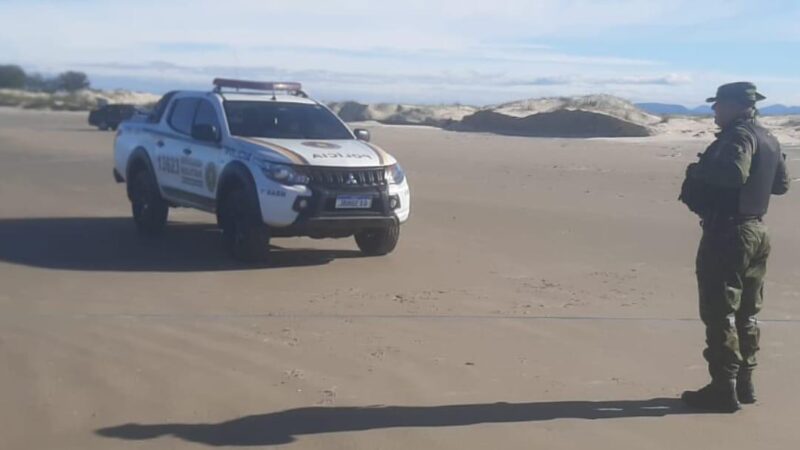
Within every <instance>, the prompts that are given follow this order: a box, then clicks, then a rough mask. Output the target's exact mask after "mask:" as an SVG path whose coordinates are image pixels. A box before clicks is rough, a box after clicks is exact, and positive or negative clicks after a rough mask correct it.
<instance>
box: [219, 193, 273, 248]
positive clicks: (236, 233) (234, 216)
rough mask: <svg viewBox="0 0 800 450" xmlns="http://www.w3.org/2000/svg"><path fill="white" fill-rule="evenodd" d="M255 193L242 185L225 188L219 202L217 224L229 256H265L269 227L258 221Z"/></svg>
mask: <svg viewBox="0 0 800 450" xmlns="http://www.w3.org/2000/svg"><path fill="white" fill-rule="evenodd" d="M254 197H255V193H250V192H248V191H247V190H246V189H244V188H242V187H235V188H233V189H231V190H229V191H228V192H227V193H226V194H225V196H224V197H223V199H222V202H221V204H220V207H221V211H220V214H219V224H220V226H221V228H222V234H223V236H224V238H225V242H226V244H227V246H228V249H229V250H230V252H231V256H233V258H234V259H237V260H239V261H242V262H247V263H254V262H266V261H267V260H268V259H269V250H270V248H269V240H270V235H269V228H268V227H267V225H266V224H264V222H263V221H262V220H261V213H260V210H259V207H258V202H257V200H256V199H255V198H254Z"/></svg>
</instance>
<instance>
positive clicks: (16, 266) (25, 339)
mask: <svg viewBox="0 0 800 450" xmlns="http://www.w3.org/2000/svg"><path fill="white" fill-rule="evenodd" d="M370 128H371V132H372V136H373V139H374V142H375V143H377V144H378V145H380V146H382V147H383V148H385V149H386V150H387V151H389V152H391V153H392V154H393V155H395V156H397V158H398V159H399V160H400V161H401V162H402V163H403V165H404V167H405V169H406V171H407V174H408V177H409V179H410V180H411V183H412V189H413V196H414V204H413V211H412V218H411V220H410V222H409V223H408V224H407V225H406V226H405V227H404V228H403V229H402V236H401V240H400V243H399V245H398V249H397V251H396V252H395V253H394V254H392V255H390V256H388V257H383V258H364V257H361V256H360V254H359V253H358V252H357V248H356V246H355V243H354V242H353V241H352V240H351V239H345V240H325V241H314V240H310V239H276V240H275V241H274V242H273V244H274V245H276V246H277V247H278V248H277V249H276V252H275V258H274V261H273V263H272V264H271V265H270V266H269V267H248V266H244V265H241V264H237V263H234V262H232V261H231V260H230V259H229V258H228V256H227V255H226V253H225V251H224V248H223V245H222V242H221V239H220V236H219V233H218V232H217V231H216V230H215V229H214V222H213V217H212V216H210V215H206V214H204V213H199V212H192V211H188V210H173V211H171V213H170V214H171V215H170V220H171V223H170V225H169V228H168V231H167V233H166V234H165V235H164V236H163V237H161V238H159V239H157V240H147V239H143V238H140V237H138V236H137V235H136V233H135V230H134V226H133V223H132V220H131V219H130V208H129V203H128V201H127V198H126V196H125V189H124V185H119V184H115V183H114V180H113V178H112V173H111V170H112V141H113V136H114V135H113V133H104V132H99V131H96V130H94V129H93V128H90V127H89V126H88V125H87V124H86V114H85V113H56V112H40V111H23V110H18V109H10V108H0V286H2V288H0V399H2V401H0V424H2V427H0V449H9V450H12V449H59V450H61V449H81V450H94V449H111V448H113V449H127V448H136V449H156V448H159V449H160V448H174V449H184V448H186V449H189V448H203V447H205V446H229V447H259V446H273V445H274V446H278V447H282V448H298V449H326V450H328V449H409V448H418V449H433V448H452V449H473V448H474V449H481V448H502V449H507V448H508V449H510V448H542V449H578V448H593V449H598V450H603V449H676V448H680V449H696V448H708V449H717V448H719V449H722V448H725V449H727V450H733V449H754V448H758V449H788V448H793V447H795V446H796V445H797V442H798V439H800V430H798V428H797V425H796V420H797V419H796V417H797V412H796V407H797V405H798V404H800V390H798V389H797V381H796V380H797V378H796V374H797V372H798V370H800V350H798V348H797V347H793V345H795V344H796V343H797V342H798V340H799V339H800V264H799V263H800V261H798V257H799V256H798V255H800V234H798V232H797V223H798V221H800V196H798V195H797V192H795V191H791V192H790V193H789V194H788V195H787V196H784V197H782V198H773V203H772V206H771V210H770V213H769V215H768V217H767V220H766V221H767V224H768V226H769V227H770V230H771V233H772V240H773V255H772V258H771V260H770V267H769V274H768V277H767V278H768V283H767V288H766V289H767V294H766V295H767V297H766V304H765V310H764V313H763V314H762V316H761V318H762V320H763V323H764V331H763V340H762V352H761V364H762V365H761V367H760V368H759V371H758V373H757V383H758V388H759V394H760V402H759V404H757V405H754V406H750V407H746V408H745V409H744V410H743V411H742V412H740V413H738V414H735V415H722V414H701V413H698V412H696V411H692V410H688V409H686V408H684V407H683V406H682V405H681V403H680V401H679V400H678V396H679V395H680V393H681V392H682V391H683V390H685V389H688V388H696V387H699V386H701V385H703V384H705V382H706V381H707V374H706V369H705V363H704V361H703V359H702V356H701V350H702V348H703V344H704V343H703V339H704V334H703V327H702V324H701V323H700V322H699V320H697V300H696V292H695V290H696V287H695V282H694V254H695V251H696V247H697V242H698V240H699V238H700V228H699V226H698V220H697V218H696V217H693V216H692V215H691V214H690V213H689V211H688V210H687V209H686V208H685V207H684V206H683V205H682V204H680V203H679V202H678V201H677V200H676V198H677V195H678V190H679V186H680V182H681V179H682V175H683V170H684V168H685V166H686V165H687V164H688V163H689V162H691V161H693V160H694V159H695V155H696V154H697V153H698V152H699V151H702V150H703V148H704V147H705V145H707V144H708V143H709V142H710V139H712V137H713V134H709V135H706V136H693V138H692V139H684V138H681V137H680V136H679V135H677V134H676V135H675V137H674V139H673V138H669V136H673V135H671V134H669V133H666V134H665V135H660V136H656V137H653V138H635V139H589V140H581V139H544V138H524V137H510V136H496V135H490V134H481V133H467V132H452V131H443V130H440V129H435V128H425V127H398V126H380V125H373V126H371V127H370ZM679 134H680V133H679ZM795 135H796V133H795ZM795 135H792V136H795ZM665 136H666V137H665ZM787 136H788V135H787ZM798 143H800V140H796V139H795V140H791V141H790V142H789V144H791V145H786V146H785V151H786V152H787V154H788V156H789V160H790V162H789V163H790V169H791V171H792V173H793V175H794V176H795V177H798V176H800V175H799V174H800V147H797V146H796V145H798ZM797 188H798V187H797V186H795V189H797Z"/></svg>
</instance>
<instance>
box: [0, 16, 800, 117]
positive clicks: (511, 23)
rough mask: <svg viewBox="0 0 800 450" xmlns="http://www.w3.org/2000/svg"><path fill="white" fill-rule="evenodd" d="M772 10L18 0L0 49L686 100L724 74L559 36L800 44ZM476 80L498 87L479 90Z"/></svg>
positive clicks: (106, 70) (43, 66) (361, 79)
mask: <svg viewBox="0 0 800 450" xmlns="http://www.w3.org/2000/svg"><path fill="white" fill-rule="evenodd" d="M770 5H777V6H780V5H783V6H785V5H786V2H782V1H780V0H765V1H763V2H761V3H759V4H755V3H753V2H750V1H745V0H706V1H703V2H697V1H689V0H671V1H669V0H662V1H655V0H538V1H530V0H504V1H503V0H496V1H493V2H485V1H467V0H439V1H435V0H404V1H403V2H377V1H374V0H371V1H367V0H341V1H336V2H332V1H329V0H324V1H323V0H316V1H304V0H296V1H294V2H285V1H266V0H226V1H225V2H219V1H218V0H191V1H190V0H174V1H162V0H137V2H136V5H135V7H132V6H131V3H130V2H128V1H124V2H123V1H100V0H89V1H84V2H77V1H56V0H48V1H41V0H25V1H22V0H12V1H5V2H4V4H3V16H4V18H5V19H6V20H4V26H3V27H2V29H0V54H2V55H4V57H5V58H9V59H11V60H12V61H9V62H18V63H22V64H24V65H26V66H27V67H31V68H34V69H38V70H42V71H58V70H63V69H65V68H71V67H85V68H86V70H87V71H88V72H89V73H90V75H92V76H93V77H96V78H98V79H112V78H113V79H115V80H122V79H123V78H125V79H131V78H132V77H137V76H138V77H141V78H147V79H149V80H151V81H152V80H163V82H164V85H165V86H166V85H167V84H168V83H172V82H175V83H177V82H182V83H192V84H200V83H203V84H205V83H207V81H208V80H209V79H210V78H211V77H212V76H213V75H236V74H237V73H238V74H242V75H243V74H249V75H252V76H254V77H256V76H284V77H301V78H303V79H304V80H308V82H313V83H315V84H317V85H318V86H321V89H322V90H324V91H326V92H331V93H342V95H344V94H352V95H353V96H354V97H356V98H358V96H359V95H363V96H365V97H369V96H379V95H380V93H381V92H380V88H381V85H385V84H386V83H391V85H392V86H393V89H394V90H393V92H391V93H388V92H387V93H386V95H387V96H389V95H400V94H404V95H406V94H409V95H418V94H419V93H420V92H428V91H429V90H432V89H433V88H435V89H436V90H437V92H438V93H441V95H447V96H450V97H448V98H449V99H450V100H451V101H453V100H463V101H470V99H484V98H487V97H489V96H491V95H496V96H504V95H512V94H513V95H524V96H535V95H540V94H550V93H555V94H558V93H564V94H572V93H582V92H586V93H589V92H598V91H604V92H610V93H617V94H621V95H626V96H630V97H639V96H642V97H645V98H646V96H647V95H651V96H653V97H657V96H658V97H659V100H660V99H662V98H673V99H675V100H676V101H680V102H691V101H693V100H692V99H694V98H699V97H696V94H697V92H698V91H701V90H703V91H704V92H707V91H708V90H710V89H711V88H712V87H714V84H715V83H717V81H720V80H721V81H725V80H726V79H728V80H729V79H730V78H726V77H725V76H724V74H721V75H719V76H707V75H706V74H702V73H697V70H687V69H686V68H683V67H676V66H674V65H672V64H671V63H670V62H669V61H665V60H663V59H662V58H660V57H659V55H657V54H656V55H653V56H652V57H648V58H644V59H642V58H629V57H625V56H621V55H614V54H607V53H605V52H603V54H576V53H573V52H566V51H563V50H559V47H558V45H553V44H552V42H555V41H558V40H565V39H566V40H573V41H578V42H592V41H593V40H594V39H596V38H598V37H603V36H615V37H617V38H619V37H620V36H622V37H627V38H628V39H631V40H636V39H639V38H640V34H641V33H644V34H646V32H649V31H648V30H651V29H652V30H659V32H663V33H666V34H669V33H670V32H673V33H678V32H681V33H682V32H683V31H684V30H691V36H693V38H701V37H704V36H705V37H707V38H708V39H712V40H714V39H723V38H724V34H720V33H719V30H720V27H727V28H725V29H730V30H731V32H732V33H745V32H747V33H750V34H752V35H754V36H755V35H758V36H762V37H763V36H768V35H771V34H770V33H773V34H781V35H782V36H784V38H786V39H792V38H794V39H799V40H800V36H798V35H797V33H798V32H797V31H796V30H797V29H798V28H797V27H796V26H795V27H790V26H789V24H790V22H791V19H800V17H798V15H799V14H800V13H798V12H797V11H798V10H797V8H794V10H793V12H792V13H786V14H778V16H780V17H772V16H770V15H769V14H767V13H765V12H764V11H769V10H770ZM777 6H775V8H776V10H777ZM785 9H786V8H784V10H785ZM32 23H34V24H35V26H31V24H32ZM732 24H738V25H736V26H734V25H732ZM754 27H762V28H761V29H756V28H754ZM770 27H783V28H770ZM789 29H791V30H789ZM792 30H793V31H792ZM759 31H760V32H759ZM626 33H628V34H626ZM633 33H635V34H633ZM793 36H794V37H793ZM690 50H691V49H687V51H690ZM599 51H600V50H598V52H599ZM152 61H163V62H164V63H162V64H160V65H159V64H155V65H154V64H152V63H151V62H152ZM109 62H118V63H119V65H117V66H116V67H115V66H113V65H110V64H109ZM124 65H128V66H131V67H125V66H124ZM214 70H219V71H221V72H224V73H212V72H213V71H214ZM481 83H484V84H486V83H492V84H493V87H492V88H491V89H486V88H474V86H476V85H480V84H481ZM798 85H800V83H796V84H793V85H790V84H788V83H783V84H781V86H783V88H784V89H786V90H787V91H788V90H789V89H790V86H794V88H795V89H794V90H793V91H792V92H795V91H797V90H798V89H796V87H798ZM337 95H338V94H337ZM437 95H439V94H437ZM703 95H705V93H704V94H703ZM474 101H480V100H474Z"/></svg>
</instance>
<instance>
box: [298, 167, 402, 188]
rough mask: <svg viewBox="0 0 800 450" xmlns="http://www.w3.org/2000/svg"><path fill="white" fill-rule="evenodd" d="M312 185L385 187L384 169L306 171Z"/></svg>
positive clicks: (310, 169) (321, 168)
mask: <svg viewBox="0 0 800 450" xmlns="http://www.w3.org/2000/svg"><path fill="white" fill-rule="evenodd" d="M307 175H308V177H309V178H310V180H311V184H312V185H317V186H323V187H329V188H331V187H332V188H359V187H377V186H386V169H385V168H383V167H380V168H367V169H365V168H352V169H348V168H340V167H336V168H330V167H312V168H308V169H307Z"/></svg>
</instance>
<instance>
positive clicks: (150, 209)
mask: <svg viewBox="0 0 800 450" xmlns="http://www.w3.org/2000/svg"><path fill="white" fill-rule="evenodd" d="M130 197H131V210H132V211H133V221H134V222H135V223H136V229H137V230H139V232H140V233H142V234H144V235H146V236H155V235H157V234H159V233H161V231H163V230H164V226H165V225H166V224H167V214H168V213H169V206H168V205H167V202H165V201H164V199H163V198H161V193H160V192H158V186H157V185H156V180H155V176H154V175H153V173H152V172H150V171H149V170H147V169H144V170H140V171H138V172H136V174H134V175H133V176H132V177H131V179H130Z"/></svg>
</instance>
